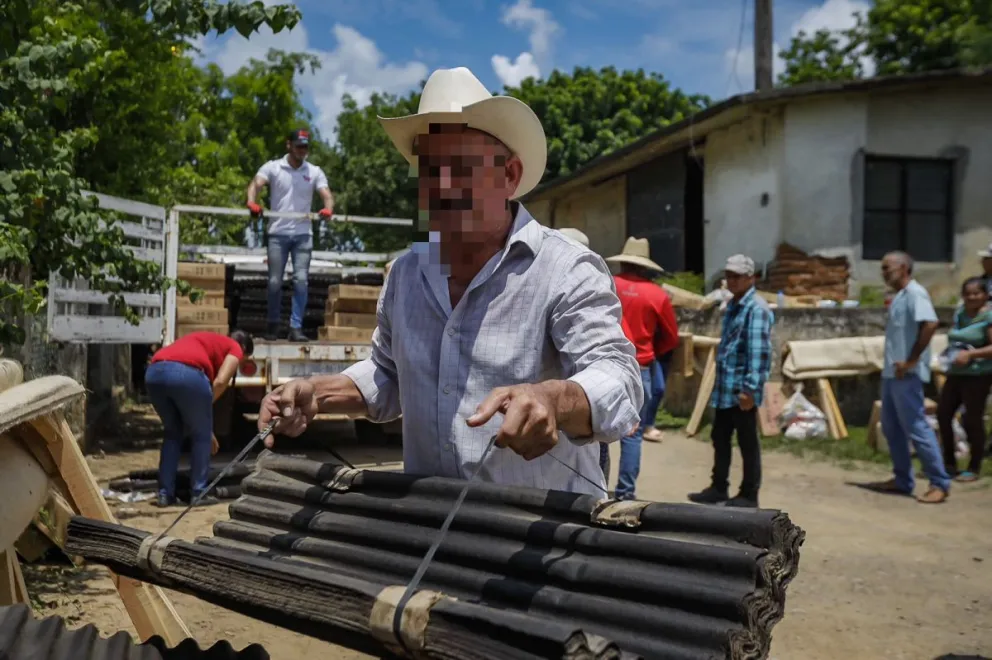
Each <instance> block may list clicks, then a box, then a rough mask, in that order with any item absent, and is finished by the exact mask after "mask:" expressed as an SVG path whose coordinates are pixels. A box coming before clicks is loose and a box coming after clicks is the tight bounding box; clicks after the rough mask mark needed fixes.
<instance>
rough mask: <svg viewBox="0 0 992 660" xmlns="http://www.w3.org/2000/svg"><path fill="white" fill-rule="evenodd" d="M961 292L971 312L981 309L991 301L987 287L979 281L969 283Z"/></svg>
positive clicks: (966, 306) (965, 304) (966, 307)
mask: <svg viewBox="0 0 992 660" xmlns="http://www.w3.org/2000/svg"><path fill="white" fill-rule="evenodd" d="M961 293H962V295H961V299H962V301H963V302H964V306H965V309H967V310H969V311H970V312H974V311H977V310H979V309H981V308H982V307H983V306H984V305H985V303H987V302H988V301H989V296H988V293H986V291H985V288H984V287H982V286H981V285H980V284H978V283H973V284H969V285H968V286H966V287H965V288H964V291H962V292H961Z"/></svg>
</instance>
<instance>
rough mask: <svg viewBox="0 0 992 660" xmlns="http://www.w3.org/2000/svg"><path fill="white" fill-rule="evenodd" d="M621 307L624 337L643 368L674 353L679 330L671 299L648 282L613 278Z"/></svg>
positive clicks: (623, 275)
mask: <svg viewBox="0 0 992 660" xmlns="http://www.w3.org/2000/svg"><path fill="white" fill-rule="evenodd" d="M614 281H615V282H616V287H617V296H619V298H620V307H622V308H623V319H622V321H621V325H622V326H623V334H625V335H626V336H627V339H629V340H630V343H632V344H633V345H634V348H636V349H637V362H638V364H640V365H641V366H642V367H646V366H648V365H650V364H651V362H652V361H653V360H655V359H656V358H660V357H663V356H664V355H665V354H667V353H669V352H671V351H673V350H675V348H676V347H677V346H678V345H679V326H678V322H677V321H676V320H675V308H674V307H673V306H672V299H671V298H670V297H669V296H668V293H666V292H665V290H664V289H663V288H661V287H660V286H658V285H657V284H655V283H654V282H652V281H651V280H648V279H645V278H643V277H638V276H637V275H631V274H629V273H620V274H619V275H616V276H615V277H614Z"/></svg>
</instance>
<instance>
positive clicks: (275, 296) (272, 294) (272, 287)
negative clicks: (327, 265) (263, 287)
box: [268, 234, 313, 329]
mask: <svg viewBox="0 0 992 660" xmlns="http://www.w3.org/2000/svg"><path fill="white" fill-rule="evenodd" d="M311 252H313V236H310V235H307V234H299V235H294V236H289V235H281V234H276V235H270V236H269V248H268V253H269V300H268V303H269V318H268V321H269V324H270V325H272V324H277V323H279V317H280V316H281V315H282V314H281V312H282V278H283V275H284V274H285V272H286V262H287V261H289V259H290V257H292V259H293V309H292V313H291V314H290V317H289V327H291V328H297V329H299V328H302V327H303V314H304V312H305V311H306V308H307V283H308V282H307V278H308V277H309V275H310V253H311Z"/></svg>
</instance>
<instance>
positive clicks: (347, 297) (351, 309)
mask: <svg viewBox="0 0 992 660" xmlns="http://www.w3.org/2000/svg"><path fill="white" fill-rule="evenodd" d="M381 291H382V287H381V286H367V285H363V284H332V285H331V286H330V287H329V288H328V290H327V306H326V307H325V309H324V325H323V326H322V327H321V328H320V329H319V331H318V336H319V337H320V339H321V340H323V341H349V342H351V341H354V342H370V341H372V331H373V330H375V326H376V314H375V308H376V303H377V302H378V300H379V293H380V292H381Z"/></svg>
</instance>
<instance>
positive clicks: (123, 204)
mask: <svg viewBox="0 0 992 660" xmlns="http://www.w3.org/2000/svg"><path fill="white" fill-rule="evenodd" d="M80 192H81V193H82V194H83V196H84V197H96V199H97V201H98V202H99V204H100V208H101V209H106V210H108V211H120V212H121V213H127V214H129V215H138V216H142V217H146V218H155V219H156V220H163V221H164V220H165V208H163V207H161V206H154V205H152V204H146V203H144V202H135V201H133V200H130V199H124V198H122V197H113V196H112V195H104V194H103V193H98V192H92V191H90V190H83V191H80Z"/></svg>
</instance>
